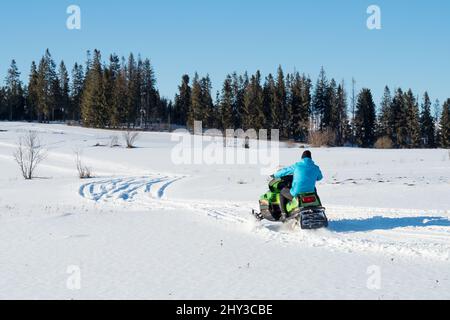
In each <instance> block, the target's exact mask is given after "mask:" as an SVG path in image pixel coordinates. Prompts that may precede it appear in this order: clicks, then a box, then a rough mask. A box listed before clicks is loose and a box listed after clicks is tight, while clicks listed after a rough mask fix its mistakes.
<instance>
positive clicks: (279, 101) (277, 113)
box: [272, 66, 288, 137]
mask: <svg viewBox="0 0 450 320" xmlns="http://www.w3.org/2000/svg"><path fill="white" fill-rule="evenodd" d="M286 101H287V95H286V84H285V82H284V73H283V69H282V68H281V66H279V67H278V71H277V81H276V85H275V95H274V104H273V109H272V119H273V122H272V128H274V129H279V130H280V134H281V136H282V137H286V130H285V127H286V123H287V117H288V115H287V112H286Z"/></svg>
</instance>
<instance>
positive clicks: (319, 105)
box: [312, 67, 329, 131]
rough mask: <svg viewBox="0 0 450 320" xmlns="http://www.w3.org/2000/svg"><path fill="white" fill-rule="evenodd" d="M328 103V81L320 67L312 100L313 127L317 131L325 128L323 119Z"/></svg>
mask: <svg viewBox="0 0 450 320" xmlns="http://www.w3.org/2000/svg"><path fill="white" fill-rule="evenodd" d="M328 103H329V99H328V80H327V77H326V74H325V70H324V68H323V67H322V68H321V69H320V74H319V77H318V79H317V83H316V86H315V89H314V95H313V98H312V111H313V126H314V129H315V130H317V129H318V130H321V131H322V130H323V129H324V128H325V125H324V123H323V118H324V114H325V112H326V110H327V109H328V108H329V104H328Z"/></svg>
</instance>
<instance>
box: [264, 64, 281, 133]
mask: <svg viewBox="0 0 450 320" xmlns="http://www.w3.org/2000/svg"><path fill="white" fill-rule="evenodd" d="M263 112H264V117H265V127H266V128H267V129H271V128H274V126H273V123H275V122H277V121H278V116H279V115H278V114H277V112H276V110H275V80H274V78H273V75H272V74H271V73H269V75H268V76H267V77H266V80H265V82H264V86H263Z"/></svg>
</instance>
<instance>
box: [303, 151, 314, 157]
mask: <svg viewBox="0 0 450 320" xmlns="http://www.w3.org/2000/svg"><path fill="white" fill-rule="evenodd" d="M305 158H309V159H312V155H311V151H309V150H306V151H305V152H303V154H302V159H305Z"/></svg>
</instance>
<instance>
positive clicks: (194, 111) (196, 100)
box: [188, 73, 203, 130]
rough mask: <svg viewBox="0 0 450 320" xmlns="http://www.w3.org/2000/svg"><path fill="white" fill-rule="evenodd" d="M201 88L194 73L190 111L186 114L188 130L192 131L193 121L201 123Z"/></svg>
mask: <svg viewBox="0 0 450 320" xmlns="http://www.w3.org/2000/svg"><path fill="white" fill-rule="evenodd" d="M202 120H203V114H202V86H201V84H200V79H199V76H198V74H197V73H195V76H194V80H193V82H192V95H191V103H190V110H189V113H188V128H189V129H191V130H193V129H194V121H202Z"/></svg>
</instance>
